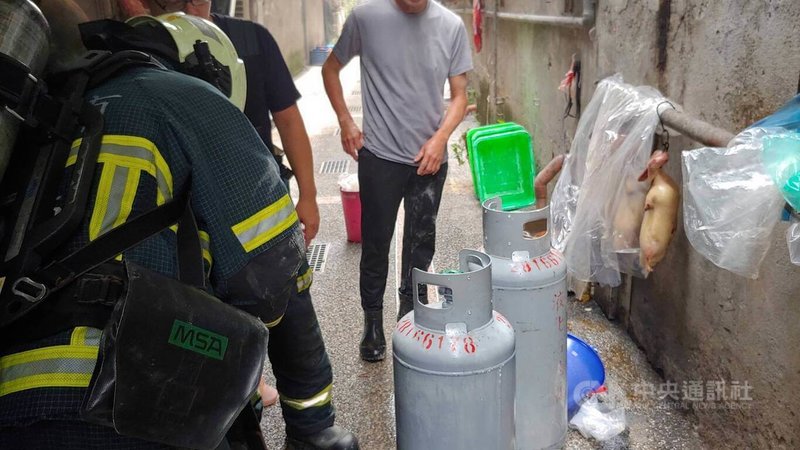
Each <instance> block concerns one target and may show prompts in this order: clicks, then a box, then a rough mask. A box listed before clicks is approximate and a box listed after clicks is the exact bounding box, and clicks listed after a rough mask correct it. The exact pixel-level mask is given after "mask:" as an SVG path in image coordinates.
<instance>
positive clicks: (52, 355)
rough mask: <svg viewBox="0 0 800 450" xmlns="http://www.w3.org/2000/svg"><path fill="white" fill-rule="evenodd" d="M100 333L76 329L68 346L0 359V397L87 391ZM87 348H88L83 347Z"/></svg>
mask: <svg viewBox="0 0 800 450" xmlns="http://www.w3.org/2000/svg"><path fill="white" fill-rule="evenodd" d="M101 334H102V332H101V331H100V330H98V329H95V328H87V327H77V328H76V329H75V330H73V332H72V336H71V338H70V342H72V344H71V345H56V346H51V347H44V348H38V349H34V350H28V351H25V352H20V353H15V354H12V355H8V356H4V357H2V358H0V396H3V395H7V394H12V393H14V392H19V391H22V390H26V389H34V388H44V387H86V386H88V385H89V380H90V379H91V377H92V371H93V370H94V366H95V364H96V361H97V352H98V347H97V344H98V343H99V341H100V336H101ZM85 344H90V345H85Z"/></svg>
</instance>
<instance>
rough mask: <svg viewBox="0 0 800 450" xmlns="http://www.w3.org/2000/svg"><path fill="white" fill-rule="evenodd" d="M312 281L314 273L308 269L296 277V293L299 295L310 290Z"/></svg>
mask: <svg viewBox="0 0 800 450" xmlns="http://www.w3.org/2000/svg"><path fill="white" fill-rule="evenodd" d="M313 281H314V271H313V270H312V269H311V268H310V267H309V268H308V270H306V273H304V274H302V275H300V276H298V277H297V292H298V293H300V292H303V291H305V290H306V289H308V288H310V287H311V283H312V282H313Z"/></svg>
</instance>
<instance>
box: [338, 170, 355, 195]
mask: <svg viewBox="0 0 800 450" xmlns="http://www.w3.org/2000/svg"><path fill="white" fill-rule="evenodd" d="M339 189H341V190H342V191H343V192H359V190H358V174H357V173H344V174H342V175H339Z"/></svg>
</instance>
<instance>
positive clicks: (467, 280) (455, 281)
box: [412, 250, 492, 331]
mask: <svg viewBox="0 0 800 450" xmlns="http://www.w3.org/2000/svg"><path fill="white" fill-rule="evenodd" d="M459 269H460V270H461V272H463V273H456V274H436V273H430V272H425V271H422V270H419V269H414V272H413V274H412V280H413V283H414V286H415V289H414V294H413V295H414V321H415V322H416V323H417V324H418V325H421V326H423V327H425V328H429V329H431V330H438V331H446V327H447V324H449V323H464V324H466V326H467V331H469V330H472V329H475V328H479V327H481V326H483V325H486V324H487V323H488V322H490V321H491V319H492V302H491V298H492V262H491V258H490V257H489V255H487V254H485V253H482V252H479V251H475V250H461V252H459ZM420 284H431V285H434V286H441V287H445V288H449V289H450V290H451V291H452V297H453V302H452V304H451V305H450V306H449V307H446V308H432V307H429V306H426V305H423V304H422V303H420V301H419V290H418V289H417V288H416V286H418V285H420Z"/></svg>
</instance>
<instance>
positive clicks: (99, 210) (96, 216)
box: [89, 164, 117, 241]
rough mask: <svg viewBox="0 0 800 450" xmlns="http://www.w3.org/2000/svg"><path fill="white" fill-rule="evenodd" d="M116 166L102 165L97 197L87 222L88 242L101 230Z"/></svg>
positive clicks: (98, 234) (96, 236) (97, 235)
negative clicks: (90, 217)
mask: <svg viewBox="0 0 800 450" xmlns="http://www.w3.org/2000/svg"><path fill="white" fill-rule="evenodd" d="M116 169H117V168H116V166H114V165H112V164H104V165H103V171H102V172H101V174H100V184H99V185H98V187H97V197H96V198H95V202H94V209H93V210H92V219H91V220H90V221H89V240H90V241H93V240H95V239H97V238H98V237H99V236H100V234H101V233H102V232H103V231H104V230H103V219H105V217H106V210H107V209H108V199H109V198H110V196H111V183H112V182H113V181H114V171H115V170H116Z"/></svg>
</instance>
